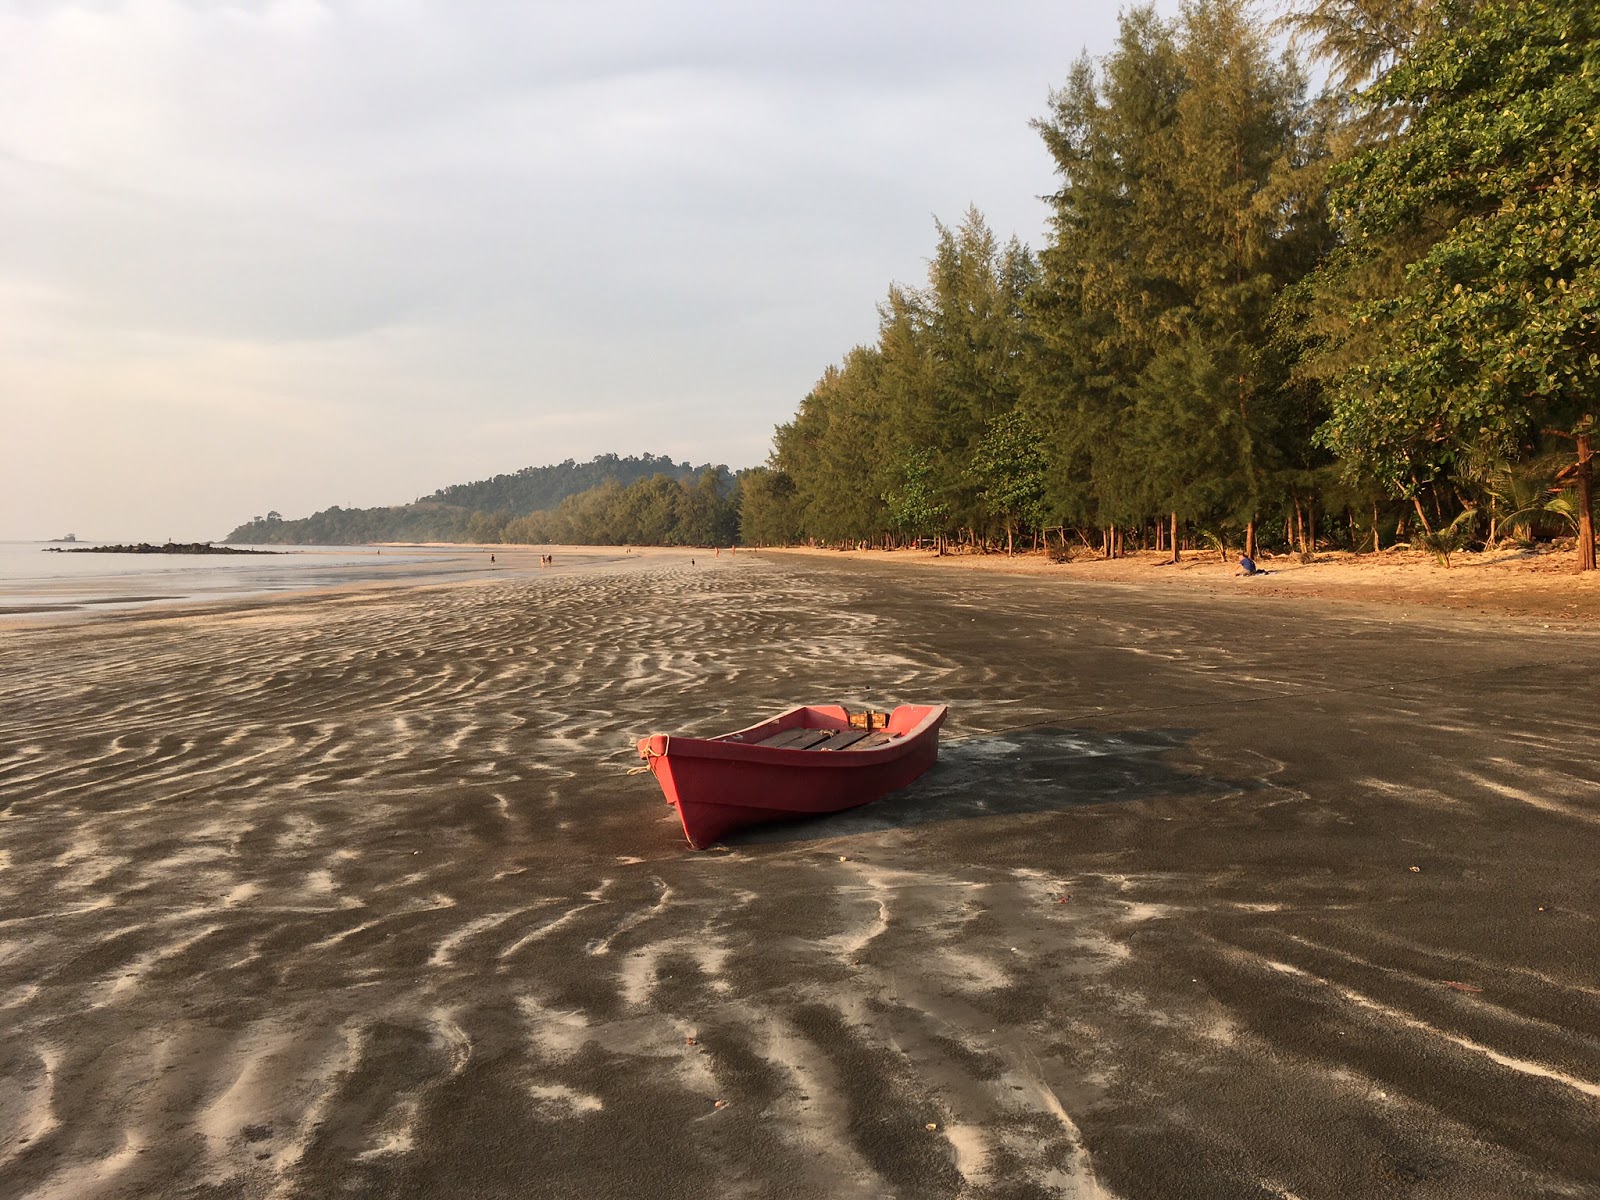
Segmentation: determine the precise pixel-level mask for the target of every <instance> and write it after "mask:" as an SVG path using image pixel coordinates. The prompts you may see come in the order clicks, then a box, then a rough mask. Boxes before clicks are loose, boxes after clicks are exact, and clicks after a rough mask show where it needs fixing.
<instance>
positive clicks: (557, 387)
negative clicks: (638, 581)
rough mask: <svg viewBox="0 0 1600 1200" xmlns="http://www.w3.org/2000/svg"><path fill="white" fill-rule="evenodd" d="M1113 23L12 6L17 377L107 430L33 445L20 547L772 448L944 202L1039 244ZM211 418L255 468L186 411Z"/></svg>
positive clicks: (56, 407) (517, 9)
mask: <svg viewBox="0 0 1600 1200" xmlns="http://www.w3.org/2000/svg"><path fill="white" fill-rule="evenodd" d="M1113 28H1114V17H1113V16H1112V14H1110V13H1109V12H1107V11H1106V10H1105V8H1104V7H1103V6H1101V5H1098V4H1095V5H1090V4H1082V5H1080V6H1077V7H1076V8H1074V6H1071V5H1064V4H1061V3H1059V2H1058V3H1049V4H1047V3H1032V2H1028V3H1009V4H1008V3H1002V4H997V5H991V6H977V5H970V4H937V3H921V4H915V5H913V4H909V3H880V4H860V3H853V4H809V3H808V4H750V3H692V4H691V3H642V2H640V3H598V4H566V3H561V4H556V3H533V4H529V3H511V2H506V3H487V2H484V3H473V2H467V3H457V4H449V5H445V4H438V3H427V4H424V3H416V2H410V0H382V2H377V0H372V2H368V0H351V2H338V3H317V2H315V0H278V2H270V3H242V2H241V3H198V2H196V3H189V4H185V3H176V2H174V0H128V2H126V3H79V4H52V3H37V2H35V3H13V4H12V5H10V6H9V7H5V8H0V222H3V223H4V227H5V228H6V229H7V237H6V238H5V239H3V240H0V316H5V317H8V318H12V319H13V320H8V323H7V324H6V325H5V327H4V328H0V388H3V389H5V394H6V395H8V396H11V397H13V398H15V403H16V404H18V405H19V406H21V405H25V406H26V410H25V411H26V413H27V414H32V415H31V416H16V417H15V419H13V417H12V416H11V415H8V416H7V417H6V422H7V425H8V426H9V427H10V428H11V430H12V432H13V433H14V434H16V435H17V439H18V441H23V440H25V439H34V440H35V441H37V440H38V439H49V438H60V437H63V436H70V437H75V438H77V439H79V440H80V443H85V444H84V446H83V453H82V455H81V458H82V461H83V463H84V464H85V465H84V466H83V468H82V469H80V468H79V467H77V466H75V465H74V463H73V462H72V461H71V460H68V461H59V462H57V461H53V462H52V464H51V468H50V470H49V471H48V472H46V471H44V470H42V469H35V468H34V467H32V466H30V465H29V464H30V463H32V462H36V461H39V460H40V459H41V456H40V455H37V454H31V453H30V452H29V451H28V449H27V447H26V445H23V446H22V447H21V448H19V449H17V451H16V454H17V458H18V460H19V461H18V463H17V464H15V468H16V474H14V475H13V476H12V478H11V479H10V480H9V481H8V482H7V483H6V484H4V485H0V486H3V487H5V488H6V489H7V491H8V492H9V494H3V495H0V499H3V502H0V536H13V537H15V536H39V535H43V534H48V533H52V532H59V531H60V530H61V529H62V528H64V527H74V528H79V529H88V528H91V527H94V526H95V524H96V520H97V519H98V516H99V514H102V513H104V514H113V513H115V514H120V515H121V516H122V517H123V518H124V519H126V520H127V521H129V522H130V523H135V522H139V523H145V522H147V523H150V524H152V525H155V526H161V527H162V528H160V529H159V530H156V529H142V528H125V529H119V530H117V531H116V532H118V533H127V534H129V535H137V534H141V533H152V534H165V533H167V532H174V533H177V532H178V531H179V527H181V529H182V531H183V533H184V534H185V535H188V534H191V533H192V534H193V535H195V536H212V535H214V534H215V533H217V532H219V531H220V530H223V529H226V528H227V527H229V526H231V525H232V524H234V523H235V522H236V521H237V520H238V519H241V518H242V517H244V516H249V515H252V514H253V513H254V512H256V511H263V510H265V509H266V508H277V509H279V510H281V511H283V512H285V513H286V514H290V513H292V512H301V511H309V510H311V509H313V508H317V507H322V506H324V505H326V504H330V503H356V504H368V503H384V502H389V501H394V500H405V499H409V498H411V497H412V496H413V495H415V494H417V493H418V492H425V491H428V490H431V489H432V488H433V487H436V486H439V485H440V484H444V483H449V482H455V481H458V480H460V479H464V478H468V477H475V476H480V475H486V474H492V473H494V472H496V471H502V470H513V469H515V468H517V467H518V466H522V465H527V464H530V463H539V462H546V461H555V460H559V459H561V458H564V457H567V456H568V455H572V456H576V457H587V456H589V455H591V454H594V453H598V452H602V451H605V450H617V451H620V452H632V451H640V450H645V449H649V450H652V451H659V452H667V453H671V454H673V455H675V456H676V457H679V458H684V457H687V458H692V459H695V460H696V461H700V460H703V459H708V458H709V459H724V460H727V461H730V462H732V463H733V465H735V466H742V465H747V464H748V463H750V462H753V461H757V460H759V459H760V458H761V457H762V456H763V455H764V453H765V445H766V443H767V440H768V437H769V435H770V431H771V427H772V425H773V424H774V423H775V422H777V421H779V420H782V419H785V418H786V417H787V415H788V414H789V413H790V412H792V410H793V407H794V405H795V404H796V403H797V402H798V400H799V398H800V396H801V395H803V394H804V391H805V390H806V389H807V387H808V386H809V385H810V383H811V382H812V381H813V380H814V379H815V378H816V377H817V375H819V374H820V372H821V370H822V369H823V368H824V367H825V366H826V365H827V363H828V362H829V361H832V360H834V359H837V358H838V357H839V356H840V355H841V354H842V353H843V352H844V351H846V350H847V349H848V348H849V347H850V346H851V345H852V344H854V343H856V342H860V341H863V340H870V339H871V338H872V336H873V335H874V330H875V312H874V305H875V303H876V301H877V300H878V299H880V298H881V297H882V295H883V293H884V291H885V290H886V288H887V286H888V284H889V283H890V282H891V280H894V279H901V280H916V279H919V278H920V276H921V274H922V272H923V269H924V267H923V260H924V258H925V257H926V255H927V254H928V252H929V251H930V250H931V247H932V244H933V233H932V217H933V215H935V214H938V215H940V216H942V217H944V218H946V219H957V218H959V216H960V213H961V212H962V210H963V209H964V208H965V207H966V205H967V204H968V203H972V202H976V203H977V204H978V205H979V207H981V208H983V209H984V210H985V212H986V213H987V214H988V216H989V217H990V220H991V224H993V225H994V226H995V228H996V229H997V231H999V232H1000V233H1001V234H1002V235H1007V234H1009V233H1011V232H1013V231H1015V232H1017V233H1019V234H1021V235H1022V236H1023V237H1024V238H1025V239H1027V240H1033V241H1037V240H1038V238H1039V236H1040V234H1041V231H1042V229H1043V224H1044V209H1043V206H1042V205H1041V204H1039V202H1038V201H1037V199H1036V197H1037V196H1038V195H1039V194H1041V193H1042V192H1045V191H1047V190H1049V188H1050V186H1051V175H1050V169H1049V161H1048V157H1047V155H1046V154H1045V152H1044V150H1043V148H1042V147H1041V146H1040V145H1039V144H1038V143H1037V139H1036V137H1035V136H1034V135H1033V134H1032V133H1031V131H1030V130H1029V129H1028V128H1027V121H1028V119H1029V118H1030V117H1032V116H1035V115H1038V114H1039V113H1040V112H1042V111H1043V109H1044V106H1045V99H1046V95H1047V93H1048V91H1049V89H1050V88H1051V87H1052V86H1054V85H1056V84H1057V83H1059V82H1060V81H1061V79H1062V78H1063V77H1064V76H1065V72H1066V69H1067V66H1068V64H1069V63H1070V61H1071V60H1072V59H1073V58H1074V57H1075V56H1076V55H1077V54H1078V52H1079V51H1080V50H1081V49H1082V48H1083V46H1084V45H1085V44H1088V45H1090V46H1092V47H1095V48H1104V47H1107V46H1109V44H1110V38H1111V34H1112V31H1113ZM7 403H8V407H9V405H10V403H11V402H10V401H8V402H7ZM45 412H48V413H49V414H51V415H50V416H49V417H48V418H46V417H42V416H40V414H41V413H45ZM197 414H204V417H203V422H202V426H201V427H203V428H206V429H209V430H211V431H213V438H214V442H213V443H212V444H215V445H227V446H229V447H230V451H231V452H230V455H229V456H228V457H229V458H230V459H231V461H229V462H227V463H218V462H214V461H213V459H214V457H215V455H214V454H208V453H207V452H205V451H204V450H203V448H201V444H191V443H190V441H189V439H188V435H187V434H185V435H184V436H183V437H178V436H177V435H176V434H175V433H174V426H175V425H177V426H180V427H183V428H185V429H192V428H193V425H192V424H191V425H185V424H184V423H185V422H193V421H194V420H196V418H197ZM375 430H378V431H381V432H379V433H374V431H375ZM69 431H75V432H69ZM86 431H88V432H87V433H86ZM100 438H103V439H105V441H106V443H107V445H108V446H115V447H117V448H119V449H118V450H117V452H115V453H113V452H111V451H110V450H105V451H102V450H100V449H97V448H96V447H95V446H94V445H89V444H87V443H86V442H85V439H87V442H94V441H95V439H100ZM308 439H309V440H317V439H320V440H321V442H322V443H324V444H323V445H319V446H318V447H317V448H316V449H315V451H314V452H313V451H309V450H307V449H306V448H305V442H306V441H307V440H308ZM375 441H376V442H377V443H380V444H381V446H382V448H383V462H381V463H375V462H372V461H370V458H371V455H370V453H369V452H370V451H371V449H372V447H373V443H374V442H375ZM14 444H16V443H15V442H14ZM179 445H182V446H183V448H184V453H183V454H181V455H180V454H178V453H177V452H176V450H175V449H174V447H177V446H179ZM297 446H298V447H299V449H295V447H297ZM43 457H49V456H43ZM358 460H360V461H359V462H358ZM91 462H92V463H93V467H92V468H91V467H90V466H89V465H87V464H90V463H91ZM345 493H350V494H345ZM113 496H115V497H117V499H116V500H113V499H112V497H113ZM130 497H131V498H133V499H131V500H130ZM106 519H110V517H109V516H107V517H106ZM167 527H171V528H170V529H169V528H167Z"/></svg>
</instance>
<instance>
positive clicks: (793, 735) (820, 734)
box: [756, 729, 834, 750]
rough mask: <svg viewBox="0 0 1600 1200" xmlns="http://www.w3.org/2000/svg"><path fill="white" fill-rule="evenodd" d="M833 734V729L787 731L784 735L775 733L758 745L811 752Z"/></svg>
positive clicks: (775, 748) (774, 748)
mask: <svg viewBox="0 0 1600 1200" xmlns="http://www.w3.org/2000/svg"><path fill="white" fill-rule="evenodd" d="M833 732H834V731H833V730H831V729H785V730H784V731H783V732H782V733H775V734H773V735H772V736H771V737H769V738H767V739H765V740H764V741H760V742H757V743H756V745H758V746H766V747H768V748H770V749H773V750H809V749H811V747H813V746H815V745H816V744H817V743H818V742H821V741H825V740H826V739H827V738H829V737H830V736H832V734H833Z"/></svg>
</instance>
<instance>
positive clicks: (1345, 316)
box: [741, 0, 1600, 569]
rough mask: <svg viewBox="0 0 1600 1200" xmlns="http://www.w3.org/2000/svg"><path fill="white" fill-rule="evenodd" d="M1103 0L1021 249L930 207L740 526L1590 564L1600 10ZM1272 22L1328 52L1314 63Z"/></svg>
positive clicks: (1556, 3) (1488, 1)
mask: <svg viewBox="0 0 1600 1200" xmlns="http://www.w3.org/2000/svg"><path fill="white" fill-rule="evenodd" d="M1280 20H1281V21H1282V27H1281V29H1275V28H1274V27H1273V26H1272V25H1269V24H1267V23H1265V22H1264V21H1262V20H1260V19H1258V18H1256V17H1255V16H1254V15H1253V13H1252V11H1251V9H1250V8H1249V6H1248V5H1247V4H1246V3H1244V0H1189V2H1188V3H1186V4H1185V5H1184V7H1183V8H1182V10H1181V11H1180V13H1179V14H1178V16H1177V17H1175V18H1173V19H1170V20H1167V19H1163V18H1161V17H1160V16H1159V15H1158V14H1157V13H1156V12H1155V11H1154V9H1153V8H1134V9H1131V10H1129V11H1127V12H1125V13H1124V15H1123V17H1122V19H1121V26H1120V32H1119V37H1118V40H1117V42H1116V45H1115V48H1114V49H1113V50H1112V51H1111V53H1110V54H1108V55H1106V56H1105V57H1103V58H1101V59H1098V60H1096V59H1091V58H1089V57H1084V58H1081V59H1080V60H1079V61H1078V62H1076V63H1075V64H1074V65H1073V66H1072V68H1071V70H1070V72H1069V74H1068V76H1067V79H1066V81H1065V83H1064V84H1063V85H1062V86H1061V87H1060V88H1059V89H1058V90H1057V91H1055V92H1054V93H1052V95H1051V97H1050V104H1049V108H1048V111H1047V112H1046V113H1045V114H1044V115H1042V116H1041V117H1040V118H1039V119H1038V120H1036V121H1035V122H1034V125H1035V128H1036V129H1037V131H1038V133H1039V135H1040V137H1041V139H1042V141H1043V144H1044V147H1045V149H1046V150H1047V152H1048V153H1049V154H1050V156H1051V158H1052V159H1053V161H1054V164H1055V168H1056V172H1057V178H1058V181H1059V187H1058V189H1057V191H1056V192H1055V193H1054V194H1053V195H1051V196H1050V197H1048V198H1047V199H1048V202H1049V204H1050V208H1051V221H1050V227H1049V234H1048V238H1047V242H1046V244H1045V245H1044V246H1043V248H1042V249H1041V250H1040V251H1039V252H1037V253H1034V252H1033V251H1031V250H1030V249H1029V248H1027V247H1025V246H1023V245H1022V244H1020V243H1019V242H1018V241H1016V240H1015V239H1012V240H1011V241H1008V242H1005V243H1003V244H1002V243H1001V242H1000V241H999V239H997V238H996V237H995V235H994V234H993V232H992V231H991V230H990V229H989V228H988V226H987V224H986V222H985V220H984V218H983V216H982V214H981V213H979V212H978V211H976V210H975V209H974V210H970V211H969V212H967V213H966V214H965V216H964V217H963V219H962V220H961V221H960V222H959V223H958V224H956V225H955V226H953V227H948V226H946V225H944V224H942V223H937V222H936V229H935V234H936V239H935V245H934V250H933V254H932V257H931V259H930V262H929V270H928V278H927V282H926V284H925V285H924V286H921V287H910V286H903V285H895V286H892V287H890V289H889V291H888V295H887V298H886V299H885V300H884V301H883V302H882V304H881V305H880V307H879V321H878V330H877V338H876V341H875V342H873V343H872V344H870V345H863V346H857V347H855V348H853V349H852V350H850V351H849V352H848V353H847V354H846V355H845V356H844V357H843V359H842V361H840V362H839V363H837V364H835V365H833V366H830V367H828V368H827V370H826V371H824V372H823V375H822V377H821V379H820V380H819V381H818V382H817V384H816V386H815V387H814V388H813V389H812V390H811V392H810V393H809V394H808V395H807V396H806V397H805V398H804V399H803V400H802V401H801V403H800V406H799V409H798V411H797V412H796V414H795V415H794V417H793V419H792V420H790V421H789V422H787V423H785V424H784V425H781V426H780V427H779V428H778V430H777V432H776V435H775V437H774V443H773V448H772V453H771V455H770V458H769V460H768V463H767V465H766V466H765V467H762V468H758V469H756V470H754V471H751V472H748V473H745V474H744V475H743V476H742V478H741V483H742V512H741V531H742V535H743V538H744V540H746V541H750V542H757V543H766V544H773V543H783V542H792V541H796V540H811V541H815V542H820V543H827V544H850V543H862V542H868V543H882V544H896V543H903V542H906V541H910V540H914V539H915V540H927V539H931V540H932V541H934V542H935V543H938V544H941V545H942V544H944V543H945V542H947V541H959V542H965V543H968V544H970V545H972V546H975V547H981V548H985V549H987V548H989V547H991V546H1005V547H1007V548H1010V547H1013V546H1015V545H1016V544H1017V542H1018V540H1019V539H1026V540H1029V541H1031V542H1033V543H1035V544H1037V543H1041V542H1048V541H1052V540H1054V539H1060V540H1062V541H1071V542H1074V543H1078V544H1090V545H1092V546H1094V547H1095V548H1096V549H1097V550H1099V551H1100V552H1102V553H1106V554H1117V553H1120V552H1121V550H1122V548H1123V547H1125V546H1129V545H1138V546H1143V547H1153V548H1157V549H1162V550H1168V551H1171V552H1173V553H1174V554H1176V552H1177V549H1178V548H1179V547H1182V546H1185V545H1221V546H1228V545H1231V546H1236V547H1240V548H1243V549H1245V550H1246V551H1249V552H1253V551H1254V550H1255V548H1256V546H1257V545H1258V544H1261V545H1267V546H1271V547H1275V548H1278V549H1291V548H1292V549H1298V550H1300V551H1301V552H1314V551H1315V549H1316V548H1317V547H1319V546H1328V545H1334V546H1342V547H1347V548H1364V547H1371V548H1380V547H1383V546H1386V545H1392V544H1394V543H1396V542H1408V543H1410V544H1412V545H1416V546H1422V547H1426V548H1428V549H1432V550H1434V551H1435V552H1437V553H1440V554H1441V555H1443V556H1444V557H1445V558H1446V560H1447V561H1448V555H1449V553H1450V552H1451V550H1453V549H1458V548H1461V547H1463V546H1467V545H1472V544H1498V543H1500V542H1503V541H1505V540H1507V539H1518V540H1527V539H1530V538H1534V537H1540V536H1542V537H1549V536H1552V535H1559V534H1566V535H1568V536H1571V535H1573V534H1576V536H1577V541H1578V545H1579V549H1580V564H1581V566H1582V567H1583V568H1585V569H1589V568H1592V567H1593V565H1594V534H1593V523H1592V516H1591V513H1592V500H1591V497H1590V483H1591V465H1590V455H1591V453H1592V439H1593V436H1594V425H1595V418H1596V411H1597V409H1600V396H1597V392H1596V384H1597V382H1600V295H1597V287H1600V284H1597V280H1600V275H1597V273H1596V269H1595V267H1596V259H1597V256H1600V122H1597V121H1596V120H1595V113H1597V112H1600V16H1597V15H1596V12H1595V10H1593V9H1592V8H1591V7H1590V6H1588V5H1580V4H1575V3H1572V2H1571V0H1316V2H1315V3H1307V4H1303V5H1301V6H1300V7H1299V8H1297V9H1295V10H1294V11H1292V12H1290V13H1289V14H1288V15H1287V16H1285V17H1282V18H1280ZM1282 30H1287V32H1289V33H1290V34H1292V35H1293V41H1292V43H1291V44H1292V45H1297V46H1299V47H1300V48H1301V52H1303V53H1305V54H1307V55H1308V56H1309V57H1311V58H1313V59H1316V60H1321V61H1322V62H1323V63H1324V64H1325V66H1326V75H1327V78H1328V84H1327V86H1326V87H1325V88H1324V89H1323V90H1322V91H1320V92H1319V93H1317V94H1314V95H1313V94H1311V92H1310V91H1309V87H1308V82H1307V75H1306V72H1305V70H1304V69H1303V68H1302V66H1301V65H1300V63H1299V61H1298V60H1297V57H1296V53H1295V52H1294V51H1293V50H1291V51H1286V52H1280V51H1278V50H1276V49H1275V48H1274V35H1275V34H1276V33H1278V32H1281V31H1282Z"/></svg>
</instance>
